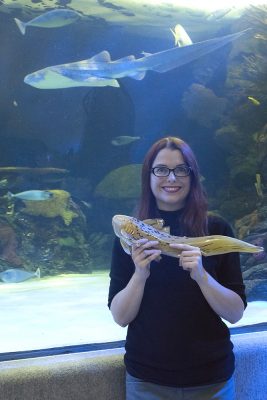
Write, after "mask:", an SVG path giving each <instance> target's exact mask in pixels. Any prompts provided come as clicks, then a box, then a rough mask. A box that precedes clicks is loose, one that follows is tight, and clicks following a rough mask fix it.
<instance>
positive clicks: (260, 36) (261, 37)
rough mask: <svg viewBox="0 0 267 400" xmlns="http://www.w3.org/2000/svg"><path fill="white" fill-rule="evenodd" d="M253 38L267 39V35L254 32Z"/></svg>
mask: <svg viewBox="0 0 267 400" xmlns="http://www.w3.org/2000/svg"><path fill="white" fill-rule="evenodd" d="M254 38H255V39H260V40H265V41H266V40H267V36H265V35H262V34H260V33H256V35H254Z"/></svg>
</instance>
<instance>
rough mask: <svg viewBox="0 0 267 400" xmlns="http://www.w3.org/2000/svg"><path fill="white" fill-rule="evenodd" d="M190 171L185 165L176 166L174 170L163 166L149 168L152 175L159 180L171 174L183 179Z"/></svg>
mask: <svg viewBox="0 0 267 400" xmlns="http://www.w3.org/2000/svg"><path fill="white" fill-rule="evenodd" d="M191 170H192V169H191V167H188V165H186V164H182V165H177V167H175V168H168V167H165V165H160V166H158V167H154V168H151V172H152V174H154V175H155V176H157V177H159V178H161V177H166V176H169V175H170V173H171V172H173V173H174V175H175V176H177V177H184V176H188V175H190V173H191Z"/></svg>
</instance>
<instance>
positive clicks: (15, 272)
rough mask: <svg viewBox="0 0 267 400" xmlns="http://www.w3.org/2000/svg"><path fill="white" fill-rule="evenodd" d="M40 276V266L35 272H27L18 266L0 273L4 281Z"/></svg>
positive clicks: (20, 280) (15, 281) (9, 281)
mask: <svg viewBox="0 0 267 400" xmlns="http://www.w3.org/2000/svg"><path fill="white" fill-rule="evenodd" d="M40 276H41V275H40V268H37V270H36V271H35V272H28V271H25V270H23V269H19V268H11V269H7V270H6V271H4V272H1V273H0V279H1V281H3V282H4V283H18V282H23V281H27V280H28V279H33V278H38V279H40Z"/></svg>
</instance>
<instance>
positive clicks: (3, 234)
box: [0, 222, 22, 265]
mask: <svg viewBox="0 0 267 400" xmlns="http://www.w3.org/2000/svg"><path fill="white" fill-rule="evenodd" d="M0 245H1V258H2V259H4V260H6V261H8V262H9V263H10V264H14V265H21V264H22V260H21V259H20V257H19V256H18V255H17V253H16V251H17V247H18V242H17V239H16V234H15V232H14V230H13V228H12V227H11V226H9V225H7V224H6V223H2V222H0Z"/></svg>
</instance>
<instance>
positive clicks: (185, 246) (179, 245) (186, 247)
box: [169, 243, 200, 251]
mask: <svg viewBox="0 0 267 400" xmlns="http://www.w3.org/2000/svg"><path fill="white" fill-rule="evenodd" d="M169 246H170V247H172V248H175V249H179V250H181V251H184V250H186V251H188V250H196V249H198V250H200V249H199V247H195V246H190V245H189V244H185V243H170V244H169Z"/></svg>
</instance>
